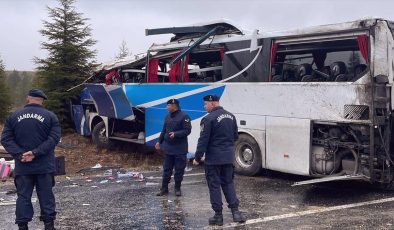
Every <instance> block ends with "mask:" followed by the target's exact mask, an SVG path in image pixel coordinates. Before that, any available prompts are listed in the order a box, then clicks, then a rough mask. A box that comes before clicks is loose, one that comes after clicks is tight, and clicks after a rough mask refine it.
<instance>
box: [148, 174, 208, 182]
mask: <svg viewBox="0 0 394 230" xmlns="http://www.w3.org/2000/svg"><path fill="white" fill-rule="evenodd" d="M201 175H205V173H191V174H184V175H183V177H188V176H201ZM171 177H172V178H173V177H174V176H171ZM146 178H147V179H148V180H151V179H163V177H161V176H148V177H146Z"/></svg>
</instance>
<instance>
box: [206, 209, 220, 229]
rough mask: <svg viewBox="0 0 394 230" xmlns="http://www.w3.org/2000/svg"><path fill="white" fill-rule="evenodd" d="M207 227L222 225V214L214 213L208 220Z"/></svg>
mask: <svg viewBox="0 0 394 230" xmlns="http://www.w3.org/2000/svg"><path fill="white" fill-rule="evenodd" d="M208 223H209V225H219V226H222V225H223V214H222V212H215V215H214V216H213V217H211V218H209V220H208Z"/></svg>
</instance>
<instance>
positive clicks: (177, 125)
mask: <svg viewBox="0 0 394 230" xmlns="http://www.w3.org/2000/svg"><path fill="white" fill-rule="evenodd" d="M190 122H191V121H190V117H189V116H188V115H187V114H186V113H184V112H182V111H181V110H177V111H175V112H173V113H170V114H168V115H167V116H166V119H165V121H164V125H163V130H162V131H161V133H160V136H159V143H160V144H162V145H161V148H162V149H163V150H164V151H165V152H166V154H170V155H177V154H186V153H187V152H188V144H187V136H188V135H189V134H190V132H191V130H192V125H191V123H190ZM170 132H174V133H175V137H174V138H173V139H171V138H170V135H169V133H170Z"/></svg>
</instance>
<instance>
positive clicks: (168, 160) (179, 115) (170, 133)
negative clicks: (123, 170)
mask: <svg viewBox="0 0 394 230" xmlns="http://www.w3.org/2000/svg"><path fill="white" fill-rule="evenodd" d="M167 110H168V115H167V117H166V118H165V121H164V125H163V130H162V131H161V133H160V137H159V141H158V142H157V143H156V145H155V148H156V149H157V150H159V149H162V150H164V152H165V158H164V164H163V181H162V185H161V189H160V191H159V192H158V193H157V194H156V195H157V196H163V195H167V194H168V183H170V180H171V175H172V170H173V169H174V168H175V174H174V179H175V195H176V196H181V195H182V193H181V183H182V180H183V173H184V172H185V168H186V163H187V159H186V154H187V152H188V143H187V136H188V135H189V134H190V132H191V129H192V126H191V123H190V117H189V116H188V115H187V114H186V113H184V112H182V111H181V109H180V107H179V101H178V100H177V99H170V100H169V101H167Z"/></svg>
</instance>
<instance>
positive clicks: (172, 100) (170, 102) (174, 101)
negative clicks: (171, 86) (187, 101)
mask: <svg viewBox="0 0 394 230" xmlns="http://www.w3.org/2000/svg"><path fill="white" fill-rule="evenodd" d="M168 104H176V105H179V101H178V100H177V99H170V100H168V101H167V105H168Z"/></svg>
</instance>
